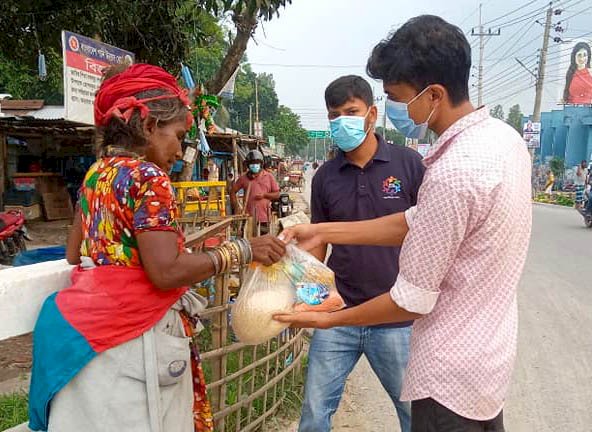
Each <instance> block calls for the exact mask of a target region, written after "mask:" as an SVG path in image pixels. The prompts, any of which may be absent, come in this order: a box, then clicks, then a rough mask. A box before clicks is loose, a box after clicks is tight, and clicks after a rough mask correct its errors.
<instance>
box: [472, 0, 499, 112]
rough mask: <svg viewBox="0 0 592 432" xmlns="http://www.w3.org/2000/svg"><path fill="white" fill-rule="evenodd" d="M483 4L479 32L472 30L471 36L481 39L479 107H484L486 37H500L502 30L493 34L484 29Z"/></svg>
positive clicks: (478, 88)
mask: <svg viewBox="0 0 592 432" xmlns="http://www.w3.org/2000/svg"><path fill="white" fill-rule="evenodd" d="M482 6H483V5H482V4H479V31H478V32H477V33H475V29H474V28H473V29H472V30H471V36H477V37H479V72H478V76H477V94H478V97H477V105H478V106H482V105H483V53H484V51H485V37H491V36H500V35H501V30H500V29H498V30H497V32H492V31H491V29H489V30H488V31H487V32H485V30H484V29H483V17H482V15H481V9H482Z"/></svg>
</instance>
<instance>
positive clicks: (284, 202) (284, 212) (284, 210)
mask: <svg viewBox="0 0 592 432" xmlns="http://www.w3.org/2000/svg"><path fill="white" fill-rule="evenodd" d="M271 206H272V210H273V211H274V212H275V213H277V215H278V218H279V219H281V218H284V217H286V216H290V215H291V214H292V209H293V207H294V204H293V203H292V200H291V199H290V195H289V194H287V193H282V194H280V198H279V199H278V200H277V201H273V202H272V203H271Z"/></svg>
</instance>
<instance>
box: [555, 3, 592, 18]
mask: <svg viewBox="0 0 592 432" xmlns="http://www.w3.org/2000/svg"><path fill="white" fill-rule="evenodd" d="M582 1H583V0H582ZM590 9H592V6H590V7H587V8H586V9H582V10H581V11H579V12H576V13H574V14H573V15H570V16H568V17H567V18H563V19H562V20H561V22H563V21H567V20H568V19H571V18H573V17H575V16H578V15H581V14H582V12H587V11H589V10H590Z"/></svg>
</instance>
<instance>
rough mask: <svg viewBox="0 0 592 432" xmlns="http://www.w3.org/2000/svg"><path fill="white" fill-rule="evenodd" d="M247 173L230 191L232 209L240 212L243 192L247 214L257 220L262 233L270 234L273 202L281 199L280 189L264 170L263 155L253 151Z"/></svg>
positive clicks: (248, 157)
mask: <svg viewBox="0 0 592 432" xmlns="http://www.w3.org/2000/svg"><path fill="white" fill-rule="evenodd" d="M245 162H246V164H247V173H246V174H244V175H242V176H241V177H239V179H238V180H237V181H236V183H235V184H234V186H233V187H232V189H231V190H230V200H231V203H232V209H233V211H234V212H235V213H236V212H237V210H238V199H237V197H236V194H237V192H239V191H240V190H242V191H243V193H244V194H245V196H246V197H247V214H249V215H250V216H253V217H254V218H255V222H256V223H257V224H258V225H259V226H260V227H261V233H267V232H269V222H270V213H271V201H274V200H277V199H279V198H280V187H279V186H278V184H277V181H276V180H275V178H274V177H273V175H272V174H270V173H269V172H268V171H266V170H264V169H263V154H261V152H260V151H259V150H251V151H250V152H249V153H247V157H246V160H245Z"/></svg>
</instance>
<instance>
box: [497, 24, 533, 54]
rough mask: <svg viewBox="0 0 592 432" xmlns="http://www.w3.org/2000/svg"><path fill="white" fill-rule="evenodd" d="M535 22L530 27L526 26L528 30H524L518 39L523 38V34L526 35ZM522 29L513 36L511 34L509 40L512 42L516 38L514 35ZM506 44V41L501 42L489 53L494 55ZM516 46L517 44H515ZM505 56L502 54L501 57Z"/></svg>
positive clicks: (516, 33)
mask: <svg viewBox="0 0 592 432" xmlns="http://www.w3.org/2000/svg"><path fill="white" fill-rule="evenodd" d="M534 24H535V23H534V22H533V23H531V24H530V27H527V28H526V30H525V31H524V32H522V34H521V35H520V36H519V37H518V39H517V40H520V39H522V37H523V36H525V35H526V33H528V32H529V30H530V29H531V28H532V26H534ZM521 30H522V29H518V31H517V32H515V33H514V34H513V35H512V36H510V37H509V38H508V42H510V41H511V40H512V39H514V36H516V35H518V34H519V33H520V31H521ZM505 46H506V44H505V43H501V44H499V45H498V47H497V48H495V49H494V50H493V51H492V52H490V53H489V55H493V54H495V53H496V52H498V51H499V50H500V49H501V48H503V47H505ZM514 46H515V45H514ZM503 57H504V55H503V54H502V55H501V58H503Z"/></svg>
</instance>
